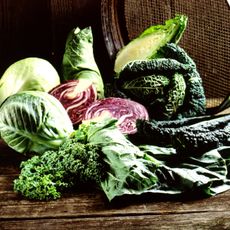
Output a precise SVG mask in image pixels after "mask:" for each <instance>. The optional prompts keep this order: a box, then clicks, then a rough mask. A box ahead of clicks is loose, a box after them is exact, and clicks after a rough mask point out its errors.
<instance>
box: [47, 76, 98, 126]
mask: <svg viewBox="0 0 230 230" xmlns="http://www.w3.org/2000/svg"><path fill="white" fill-rule="evenodd" d="M49 93H50V94H51V95H53V96H54V97H56V98H57V99H58V100H59V101H60V102H61V103H62V105H63V106H64V108H65V109H66V111H67V113H68V115H69V117H70V119H71V121H72V123H73V125H76V124H79V123H80V122H81V121H82V117H83V113H84V112H85V110H86V108H87V107H88V105H90V104H91V103H92V102H94V101H96V99H97V90H96V87H95V86H94V85H93V84H92V82H91V81H88V80H85V79H78V80H68V81H66V82H65V83H62V84H60V85H58V86H56V87H55V88H53V89H52V90H51V91H50V92H49Z"/></svg>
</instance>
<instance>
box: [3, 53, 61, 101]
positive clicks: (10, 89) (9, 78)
mask: <svg viewBox="0 0 230 230" xmlns="http://www.w3.org/2000/svg"><path fill="white" fill-rule="evenodd" d="M58 84H60V78H59V75H58V73H57V71H56V70H55V68H54V67H53V66H52V65H51V64H50V63H49V62H48V61H46V60H44V59H41V58H36V57H29V58H25V59H21V60H19V61H17V62H15V63H13V64H12V65H10V66H9V67H8V68H7V70H6V71H5V72H4V74H3V76H2V77H1V79H0V104H1V103H2V102H3V101H4V100H5V99H6V98H7V97H8V96H10V95H12V94H15V93H17V92H20V91H25V90H37V91H45V92H48V91H49V90H51V89H52V88H53V87H55V86H56V85H58Z"/></svg>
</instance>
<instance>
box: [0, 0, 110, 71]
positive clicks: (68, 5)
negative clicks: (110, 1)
mask: <svg viewBox="0 0 230 230" xmlns="http://www.w3.org/2000/svg"><path fill="white" fill-rule="evenodd" d="M77 26H78V27H81V28H83V27H86V26H92V28H93V33H94V46H95V47H94V51H95V58H96V61H97V63H98V65H99V66H100V68H101V71H102V72H106V71H107V70H108V65H107V64H105V63H107V62H108V59H107V56H106V55H107V53H106V49H105V46H104V40H103V35H102V32H101V20H100V0H20V1H16V0H0V74H1V75H2V74H3V72H4V71H5V69H6V68H7V67H8V66H9V65H10V64H12V63H13V62H15V61H17V60H19V59H21V58H25V57H28V56H37V57H41V58H45V59H47V60H49V61H50V62H51V63H52V64H53V65H54V66H55V68H56V69H57V70H58V71H59V68H60V64H61V60H62V55H63V52H64V45H65V40H66V38H67V34H68V32H69V31H70V30H71V29H73V28H75V27H77ZM104 75H107V72H106V73H104Z"/></svg>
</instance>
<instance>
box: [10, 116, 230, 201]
mask: <svg viewBox="0 0 230 230" xmlns="http://www.w3.org/2000/svg"><path fill="white" fill-rule="evenodd" d="M229 162H230V147H229V146H222V147H221V148H217V149H212V150H210V151H208V152H204V153H202V154H200V155H197V154H196V153H195V152H194V153H193V152H192V153H191V154H190V155H185V156H183V157H181V155H178V153H177V152H176V150H175V149H174V148H165V147H159V146H154V145H141V146H136V145H134V144H133V143H132V142H130V141H129V140H128V139H127V137H126V136H125V135H123V134H122V133H121V132H120V131H119V129H118V128H117V126H116V120H114V119H106V120H104V121H101V122H97V123H95V122H93V123H88V124H82V125H80V127H79V129H78V130H76V131H75V132H74V133H73V134H72V135H71V138H70V139H67V140H66V141H65V143H64V144H63V145H62V146H61V147H60V148H59V149H58V150H53V151H47V152H46V153H44V154H43V155H40V156H35V157H33V158H32V159H30V160H28V161H25V162H23V163H22V165H21V167H22V170H21V174H20V175H19V178H18V179H16V180H15V182H14V188H15V190H16V191H17V192H20V193H21V194H23V195H24V196H26V197H28V198H31V199H55V198H59V197H60V196H61V193H62V192H63V191H64V190H65V189H66V188H70V187H73V186H75V185H77V186H78V187H80V186H81V185H82V184H85V183H90V184H91V185H93V186H94V188H95V187H96V188H99V189H101V190H102V191H103V192H104V193H105V195H106V197H107V198H108V200H109V201H111V200H113V199H115V198H116V197H121V196H124V195H141V194H152V195H158V194H161V195H164V196H171V195H183V194H190V195H191V194H193V195H194V194H195V195H197V196H199V195H200V196H213V195H216V194H218V193H220V192H223V191H226V190H228V189H230V178H229V175H230V174H229V170H230V164H229Z"/></svg>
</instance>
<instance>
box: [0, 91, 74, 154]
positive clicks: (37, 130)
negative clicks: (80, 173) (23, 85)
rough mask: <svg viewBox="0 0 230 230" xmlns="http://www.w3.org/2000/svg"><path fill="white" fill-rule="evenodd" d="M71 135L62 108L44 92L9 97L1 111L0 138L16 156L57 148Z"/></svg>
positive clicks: (69, 123)
mask: <svg viewBox="0 0 230 230" xmlns="http://www.w3.org/2000/svg"><path fill="white" fill-rule="evenodd" d="M72 131H73V126H72V122H71V120H70V118H69V116H68V114H67V112H66V111H65V109H64V107H63V106H62V105H61V103H60V102H59V101H58V100H57V99H56V98H55V97H53V96H52V95H50V94H48V93H46V92H39V91H23V92H20V93H17V94H14V95H11V96H9V97H8V98H7V99H6V100H5V101H4V102H3V103H2V105H1V107H0V136H1V138H2V139H3V140H4V141H5V142H6V143H7V144H8V146H9V147H11V148H12V149H14V150H15V151H17V152H20V153H25V154H26V153H31V152H36V153H42V152H43V151H45V150H47V149H55V148H58V147H59V145H60V144H61V143H62V142H63V141H64V140H65V139H66V138H67V137H68V136H69V135H70V133H72Z"/></svg>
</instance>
